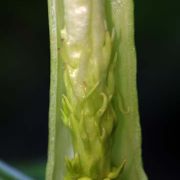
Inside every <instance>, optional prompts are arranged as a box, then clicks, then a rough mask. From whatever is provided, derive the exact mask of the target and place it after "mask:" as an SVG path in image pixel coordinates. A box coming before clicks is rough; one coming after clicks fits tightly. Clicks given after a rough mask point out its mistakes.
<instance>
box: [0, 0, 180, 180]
mask: <svg viewBox="0 0 180 180" xmlns="http://www.w3.org/2000/svg"><path fill="white" fill-rule="evenodd" d="M0 7H1V12H0V13H1V24H0V35H1V36H0V82H1V84H0V159H3V160H4V161H6V162H8V163H10V164H11V165H13V166H14V167H16V168H18V169H20V170H21V171H23V172H25V173H26V174H28V175H29V176H31V177H34V178H35V179H38V180H41V179H44V172H45V162H46V158H47V138H48V103H49V66H50V61H49V59H50V58H49V57H50V56H49V31H48V14H47V1H46V0H38V1H37V0H14V1H13V0H7V1H1V6H0ZM135 22H136V24H135V28H136V36H135V39H136V48H137V57H138V91H139V105H140V115H141V124H142V133H143V145H142V147H143V159H144V167H145V170H146V172H147V174H148V176H149V179H150V180H151V179H152V180H161V179H163V180H166V179H167V180H169V179H180V175H179V173H178V170H179V168H180V166H179V162H180V155H179V152H180V148H179V146H178V144H179V140H178V135H179V131H180V130H179V125H178V121H179V119H180V118H179V109H180V93H179V92H180V83H179V78H180V1H179V0H174V1H170V2H169V1H168V0H158V1H157V0H146V1H144V0H135Z"/></svg>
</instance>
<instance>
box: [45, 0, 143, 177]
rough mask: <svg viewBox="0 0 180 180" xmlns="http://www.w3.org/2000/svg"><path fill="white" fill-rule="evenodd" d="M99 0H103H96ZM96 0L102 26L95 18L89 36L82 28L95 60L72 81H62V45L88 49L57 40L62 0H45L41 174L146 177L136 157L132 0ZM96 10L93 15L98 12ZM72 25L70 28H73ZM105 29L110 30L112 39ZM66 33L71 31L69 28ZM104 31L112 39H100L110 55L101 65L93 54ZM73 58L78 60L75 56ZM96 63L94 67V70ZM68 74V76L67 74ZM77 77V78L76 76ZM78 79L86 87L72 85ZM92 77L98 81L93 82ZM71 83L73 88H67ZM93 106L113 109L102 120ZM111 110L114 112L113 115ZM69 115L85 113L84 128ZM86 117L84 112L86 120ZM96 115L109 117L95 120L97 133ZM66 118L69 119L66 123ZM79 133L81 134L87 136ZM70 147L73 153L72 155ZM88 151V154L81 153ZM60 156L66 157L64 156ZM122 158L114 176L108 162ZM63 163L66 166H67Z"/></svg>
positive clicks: (116, 163)
mask: <svg viewBox="0 0 180 180" xmlns="http://www.w3.org/2000/svg"><path fill="white" fill-rule="evenodd" d="M76 1H78V0H76ZM67 2H68V1H67ZM67 2H66V3H67ZM99 2H103V1H100V0H99ZM91 3H92V4H94V5H95V2H94V1H91ZM101 5H102V6H104V7H103V9H104V12H105V13H104V15H103V18H105V20H106V21H105V22H106V24H107V30H106V28H105V27H104V28H100V27H99V26H98V24H94V25H92V27H91V28H92V30H91V31H93V29H94V32H95V33H94V34H93V33H92V34H93V35H92V36H91V35H90V34H88V36H86V37H87V40H86V42H85V44H87V45H88V46H90V47H91V48H90V50H92V49H93V45H92V44H93V43H92V42H93V39H94V42H97V43H96V44H95V45H97V44H98V45H97V46H96V49H97V50H98V51H97V53H94V54H93V53H92V54H93V55H92V54H91V53H90V57H93V58H94V59H95V61H94V62H97V63H95V64H96V66H91V65H89V64H88V63H87V64H86V66H85V70H86V71H85V73H84V74H82V73H79V74H80V78H79V76H78V78H79V79H80V80H79V79H78V80H77V79H76V82H78V83H74V81H73V77H72V78H71V79H70V80H68V81H67V77H66V76H67V74H68V73H67V72H66V71H67V69H64V64H65V63H64V62H66V61H67V59H68V60H69V61H71V59H70V58H68V57H69V54H67V53H65V52H67V49H68V51H70V52H72V51H73V50H74V48H75V47H76V48H75V49H76V50H77V51H79V50H82V53H84V54H85V55H84V56H85V57H86V59H88V57H89V55H88V54H87V52H85V50H86V49H88V48H84V49H83V46H80V45H78V48H77V44H76V45H75V47H73V46H72V47H68V48H67V47H66V48H65V46H66V45H65V44H64V45H63V43H66V37H65V36H64V35H62V31H63V29H64V27H65V25H66V23H67V22H66V21H67V18H66V19H65V18H64V8H63V7H64V6H63V1H62V0H49V24H50V40H51V93H50V120H49V155H48V165H47V173H46V179H47V180H61V179H64V177H65V175H68V176H66V177H68V179H70V180H76V179H97V180H100V179H104V180H105V179H106V180H108V179H109V180H110V179H120V180H145V179H146V176H145V174H144V171H143V168H142V163H141V134H140V126H139V115H138V105H137V93H136V55H135V48H134V30H133V29H134V27H133V26H134V25H133V3H132V1H131V0H114V1H113V0H112V1H105V2H104V3H101ZM65 10H66V9H65ZM96 13H97V15H96V16H95V17H94V19H93V18H92V22H94V21H96V17H98V11H96ZM99 13H100V12H99ZM100 14H101V13H100ZM100 14H99V16H100V17H101V15H100ZM103 18H102V20H103ZM100 19H101V18H100ZM80 22H81V21H80ZM103 23H104V22H103ZM103 23H102V24H103ZM77 24H78V23H77ZM100 24H101V23H99V25H100ZM96 28H97V30H96ZM71 30H72V28H71ZM74 30H76V29H75V28H74ZM98 30H100V31H101V32H98V33H101V34H102V40H101V38H99V37H98V34H97V35H96V33H97V32H96V31H98ZM105 31H107V32H108V33H109V34H111V37H113V38H112V39H113V40H112V39H111V38H110V35H108V34H107V33H105ZM71 33H74V32H73V30H72V32H71ZM101 34H99V35H101ZM103 34H104V36H103ZM105 34H106V35H105ZM107 36H109V40H110V41H109V42H111V43H112V45H111V46H110V45H108V43H105V44H107V49H106V50H105V53H108V51H109V53H110V55H109V58H107V57H108V54H107V55H106V56H104V58H107V61H109V62H110V63H107V65H106V66H103V64H98V63H99V61H97V60H98V57H102V54H101V53H100V54H99V52H100V51H101V48H102V45H101V43H99V42H103V41H105V40H103V38H104V39H107V38H105V37H107ZM83 43H84V42H83ZM82 45H83V44H82ZM105 46H106V45H105ZM93 52H94V51H93ZM114 57H116V58H114ZM104 58H100V59H101V60H102V59H103V61H102V62H103V63H104V62H106V61H105V59H104ZM114 59H115V60H114ZM79 60H80V61H81V62H82V60H81V59H79ZM72 62H73V61H72ZM113 62H115V65H114V67H113V68H114V69H111V66H112V64H113ZM97 64H98V65H97ZM110 64H111V65H110ZM75 66H76V65H75ZM96 67H98V68H96ZM76 68H77V69H78V70H79V68H80V67H79V66H76ZM96 69H97V70H98V71H95V70H96ZM82 70H83V69H82ZM82 70H81V71H82ZM91 71H92V76H95V78H92V76H90V74H88V73H86V72H91ZM98 72H100V73H98ZM110 72H112V73H110ZM110 74H111V75H110ZM68 77H70V75H69V74H68ZM108 77H110V78H108ZM82 78H83V80H81V79H82ZM103 79H104V80H103ZM105 79H106V80H105ZM107 79H109V81H108V80H107ZM100 81H101V83H100ZM70 82H71V83H70ZM82 82H83V83H84V84H85V86H86V87H89V89H88V88H86V91H85V93H84V92H83V91H82V90H81V89H80V90H78V88H79V86H80V85H81V83H82ZM98 83H100V84H101V85H100V86H99V84H98ZM97 87H98V88H97ZM73 89H74V91H73V93H72V90H73ZM76 91H77V92H76ZM74 92H75V93H74ZM94 92H95V93H94ZM88 95H90V96H88ZM82 97H83V98H82ZM84 97H88V99H87V98H85V99H86V102H87V103H82V102H83V101H84ZM82 99H83V101H82ZM105 99H110V100H109V101H108V105H107V104H106V103H105ZM96 101H97V104H96ZM82 104H83V105H82ZM103 106H104V107H105V108H104V109H103V108H102V107H103ZM106 106H107V107H106ZM98 109H101V110H102V109H103V111H104V112H105V114H107V112H110V111H112V110H113V113H108V114H109V115H110V116H109V117H110V120H108V121H106V120H104V119H107V118H104V117H103V118H97V117H96V113H95V112H96V111H98ZM110 109H111V110H110ZM85 110H87V112H88V113H90V114H91V115H90V116H83V115H82V112H84V111H85ZM62 112H63V113H62ZM113 114H114V115H115V118H113ZM72 115H73V116H72ZM63 116H64V117H63ZM74 116H76V117H78V118H77V122H78V121H80V119H82V117H86V118H85V120H83V121H82V122H83V123H84V124H85V127H84V128H82V126H81V127H80V124H78V123H73V122H75V121H76V120H74V119H75V118H72V117H74ZM87 117H90V120H88V118H87ZM106 117H107V115H106ZM99 119H101V121H102V120H103V122H109V123H105V124H103V123H99V124H98V128H100V134H98V131H96V130H95V128H94V127H93V126H92V124H93V123H91V122H99ZM113 119H114V120H116V123H115V124H114V123H113V121H114V120H113ZM72 124H74V125H73V126H72ZM75 127H77V128H75ZM89 128H90V131H89V133H86V135H88V137H89V138H88V141H89V140H90V143H89V144H90V146H87V147H86V148H87V150H85V148H84V142H83V141H80V139H81V137H82V136H83V133H84V132H87V130H88V129H89ZM91 128H92V129H91ZM103 129H104V130H103ZM102 130H103V131H105V132H106V131H107V132H109V133H108V136H107V138H105V142H104V143H102V142H100V141H99V140H98V139H99V138H100V137H101V136H102V134H101V133H102ZM72 134H73V136H72ZM90 135H91V136H90ZM72 137H73V138H72ZM85 139H86V140H87V138H85ZM93 143H94V144H93ZM85 144H87V143H85ZM93 145H94V146H93ZM93 147H94V148H93ZM73 149H74V152H75V154H76V155H73V154H74V153H73ZM88 151H89V152H88ZM88 153H89V154H88ZM103 153H104V154H103ZM88 155H89V159H88V158H87V157H88ZM65 159H68V160H66V161H65ZM70 159H72V160H70ZM98 160H99V163H98ZM77 162H78V163H77ZM122 162H125V164H124V168H123V171H122V174H121V175H120V176H119V173H118V172H116V171H113V169H114V168H112V167H114V166H116V167H119V166H120V165H121V163H122ZM68 164H69V165H68ZM77 164H78V165H77ZM95 164H97V166H95ZM67 167H71V168H69V169H68V168H67ZM100 167H101V168H100ZM70 171H71V172H70ZM110 171H113V173H114V174H111V173H110ZM74 172H75V173H74ZM78 173H79V174H78ZM72 174H75V175H72ZM115 174H116V175H115Z"/></svg>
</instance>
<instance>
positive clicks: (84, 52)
mask: <svg viewBox="0 0 180 180" xmlns="http://www.w3.org/2000/svg"><path fill="white" fill-rule="evenodd" d="M64 8H65V26H64V29H63V30H61V38H62V47H61V54H62V59H63V61H64V83H65V88H66V94H64V96H63V101H62V105H63V108H62V115H63V122H64V124H65V125H66V126H67V127H69V129H70V131H71V134H72V139H73V147H74V158H73V159H69V158H67V159H66V166H67V175H66V177H65V179H66V180H111V179H116V178H117V177H118V176H119V174H120V172H121V171H122V169H123V167H124V163H122V164H121V165H120V166H119V167H117V168H115V167H112V165H111V157H110V153H111V140H112V139H111V138H112V132H113V128H114V127H115V120H116V113H115V112H114V109H113V107H112V103H111V99H112V96H113V92H114V83H113V82H114V75H113V74H114V73H113V71H114V69H113V67H114V63H115V59H116V56H115V55H114V58H111V49H112V43H113V39H112V37H111V36H110V33H109V32H108V30H107V27H106V20H105V12H104V11H105V10H104V1H103V0H91V1H90V0H88V1H87V0H65V1H64Z"/></svg>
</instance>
